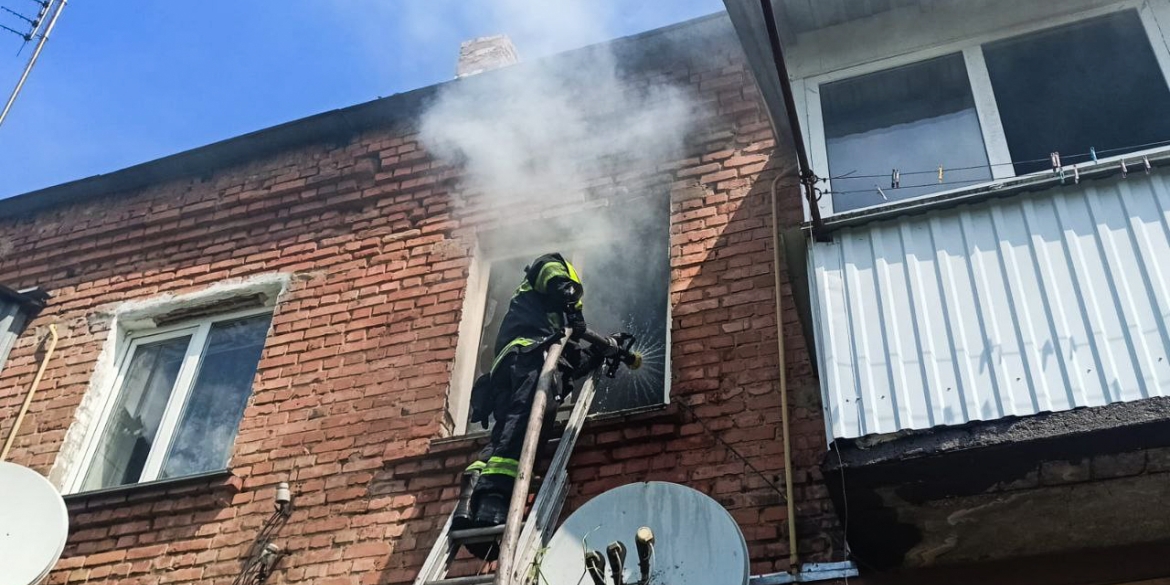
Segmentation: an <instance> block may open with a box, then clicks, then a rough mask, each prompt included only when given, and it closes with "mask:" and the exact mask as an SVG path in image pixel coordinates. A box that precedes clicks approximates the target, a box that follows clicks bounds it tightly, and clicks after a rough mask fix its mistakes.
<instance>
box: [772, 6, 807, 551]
mask: <svg viewBox="0 0 1170 585" xmlns="http://www.w3.org/2000/svg"><path fill="white" fill-rule="evenodd" d="M767 1H768V0H764V2H767ZM783 176H784V175H776V178H775V179H772V189H771V193H772V278H773V285H774V286H775V287H776V356H777V358H778V359H779V362H780V363H779V367H780V430H781V433H782V434H783V435H784V436H783V440H784V503H785V504H786V505H787V506H788V566H789V570H791V571H797V572H798V571H800V565H799V561H800V554H799V551H798V546H797V540H796V501H795V499H794V498H793V497H792V491H793V490H792V435H791V434H790V433H789V430H788V365H787V363H786V362H785V359H784V329H783V324H784V317H783V311H782V304H781V299H782V298H783V297H782V295H781V292H780V245H781V243H782V239H783V236H781V235H780V201H779V199H778V198H777V197H776V183H778V182H779V181H780V179H781V178H782V177H783Z"/></svg>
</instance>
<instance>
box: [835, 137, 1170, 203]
mask: <svg viewBox="0 0 1170 585" xmlns="http://www.w3.org/2000/svg"><path fill="white" fill-rule="evenodd" d="M1158 146H1170V140H1159V141H1156V142H1146V143H1144V144H1132V145H1129V146H1119V147H1115V148H1105V149H1101V150H1096V149H1090V150H1089V151H1088V152H1078V153H1073V154H1063V153H1062V154H1061V155H1060V157H1061V159H1064V160H1069V159H1084V160H1085V161H1089V160H1094V159H1095V158H1096V157H1100V156H1101V155H1109V154H1115V153H1122V152H1134V151H1139V150H1144V149H1147V148H1155V147H1158ZM1094 155H1096V157H1094ZM1050 161H1051V159H1050V158H1049V157H1044V158H1035V159H1024V160H1013V161H1008V162H1002V163H988V164H985V165H971V166H964V167H952V168H944V170H945V171H947V172H954V171H973V170H979V169H990V168H996V167H1006V166H1015V165H1026V164H1036V163H1047V162H1050ZM856 173H857V171H856V170H852V171H849V172H848V173H843V174H840V175H836V176H832V177H825V178H822V179H821V182H826V181H835V180H838V179H850V180H852V179H885V178H889V177H890V173H881V174H872V175H858V174H856ZM898 174H899V175H902V176H915V175H937V174H938V167H935V168H932V169H930V170H921V171H919V170H914V171H903V170H899V171H898ZM984 180H986V179H979V181H984ZM960 182H963V181H960ZM930 184H931V185H937V184H942V185H946V184H948V183H947V182H946V181H944V182H942V183H930ZM917 186H918V187H924V186H926V185H917ZM902 188H905V187H902ZM864 191H872V189H865V190H864ZM833 192H834V193H843V192H845V191H833Z"/></svg>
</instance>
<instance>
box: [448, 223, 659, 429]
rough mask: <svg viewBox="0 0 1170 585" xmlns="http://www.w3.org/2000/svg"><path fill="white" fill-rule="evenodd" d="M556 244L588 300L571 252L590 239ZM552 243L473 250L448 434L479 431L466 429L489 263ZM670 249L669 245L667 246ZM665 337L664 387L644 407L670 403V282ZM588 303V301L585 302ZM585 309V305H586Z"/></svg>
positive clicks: (585, 275) (585, 273)
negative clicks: (655, 401)
mask: <svg viewBox="0 0 1170 585" xmlns="http://www.w3.org/2000/svg"><path fill="white" fill-rule="evenodd" d="M669 234H670V228H669V227H667V237H669ZM558 246H559V247H560V248H561V249H563V250H570V252H566V253H565V254H566V257H565V259H566V260H568V261H569V262H570V263H572V264H573V266H574V267H575V268H579V270H580V272H581V278H582V280H583V281H584V282H585V287H586V289H585V291H586V292H585V295H586V297H585V302H586V303H588V302H589V297H588V295H589V292H588V291H589V288H588V287H589V266H588V265H584V264H582V265H580V266H578V262H576V261H574V260H573V258H572V254H573V252H575V251H581V250H583V249H585V248H588V247H589V246H590V241H589V240H573V241H569V242H560V243H559V244H558ZM551 248H552V246H550V245H542V244H541V243H533V244H532V245H531V246H525V247H522V248H519V249H517V248H510V249H507V250H500V251H491V250H485V249H484V248H483V247H481V246H477V247H476V249H475V250H474V252H473V254H472V262H471V267H470V269H469V270H468V279H467V292H466V295H465V297H464V301H463V318H462V319H461V321H460V323H459V342H458V345H457V347H456V350H455V366H454V368H453V369H452V374H451V388H450V390H449V391H448V393H447V397H448V398H447V399H448V405H447V412H448V415H449V416H450V417H451V421H450V424H451V434H452V435H456V436H458V435H466V434H469V433H476V432H480V429H478V428H477V429H474V430H472V429H469V428H468V424H467V418H468V416H469V415H470V411H471V386H472V385H473V384H474V383H475V378H476V376H477V375H478V373H477V371H476V366H477V365H478V364H477V363H476V362H477V361H478V357H479V351H478V349H479V344H480V342H481V338H482V336H483V326H484V317H485V316H486V315H485V312H486V311H487V301H488V298H487V297H488V284H489V283H490V282H491V267H492V264H493V263H495V262H497V261H500V260H504V259H506V258H515V257H518V256H520V257H523V256H531V257H532V258H533V259H535V258H536V257H537V256H539V255H540V254H544V253H547V252H548V251H549V250H550V249H551ZM668 249H669V247H668ZM516 284H517V285H519V284H520V276H519V275H517V276H516ZM666 295H667V298H666V333H665V335H666V339H665V344H666V348H667V350H666V351H665V352H663V353H664V359H665V364H664V366H663V372H664V374H663V382H662V383H663V389H662V402H661V404H653V405H650V406H648V407H647V408H657V407H659V406H661V405H666V404H669V403H670V382H671V379H670V378H671V376H670V351H669V348H670V328H671V327H670V323H671V321H670V319H671V317H670V315H671V307H670V283H669V282H668V283H667V284H666ZM586 306H588V304H587V305H586ZM586 310H588V309H586ZM638 410H641V409H630V412H637V411H638ZM623 412H626V411H617V412H614V413H606V414H605V416H607V417H609V416H614V415H620V414H621V413H623Z"/></svg>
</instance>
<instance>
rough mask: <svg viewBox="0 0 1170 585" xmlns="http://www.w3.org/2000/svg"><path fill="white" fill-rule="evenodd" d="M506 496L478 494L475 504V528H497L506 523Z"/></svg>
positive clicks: (492, 493) (487, 493) (493, 493)
mask: <svg viewBox="0 0 1170 585" xmlns="http://www.w3.org/2000/svg"><path fill="white" fill-rule="evenodd" d="M509 499H510V498H509V497H508V494H503V493H500V492H496V491H490V492H486V493H483V494H480V496H479V498H477V501H476V503H475V524H476V525H477V526H499V525H500V524H503V523H504V522H507V521H508V500H509Z"/></svg>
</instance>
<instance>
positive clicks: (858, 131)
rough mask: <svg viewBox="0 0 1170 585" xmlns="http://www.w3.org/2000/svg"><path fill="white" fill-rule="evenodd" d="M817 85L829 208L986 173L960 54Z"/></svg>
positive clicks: (911, 193)
mask: <svg viewBox="0 0 1170 585" xmlns="http://www.w3.org/2000/svg"><path fill="white" fill-rule="evenodd" d="M820 91H821V110H822V114H823V116H824V124H825V146H826V149H827V151H828V158H829V174H830V176H831V177H835V178H833V179H832V189H833V210H834V211H836V212H841V211H849V210H853V209H858V208H861V207H868V206H871V205H879V204H881V203H884V202H885V201H887V200H889V201H893V200H896V199H909V198H912V197H918V196H921V195H926V194H929V193H934V192H937V191H942V190H946V189H954V188H957V187H961V186H964V185H970V184H973V183H976V182H980V181H985V180H988V179H990V178H991V169H990V167H989V166H988V162H987V152H986V150H985V149H984V146H983V135H982V134H981V132H980V128H979V117H978V115H977V114H976V112H975V102H974V100H973V99H972V97H971V86H970V82H969V81H968V79H967V68H966V65H965V64H964V63H963V57H962V55H960V54H954V55H947V56H945V57H939V58H937V59H931V60H929V61H924V62H921V63H915V64H913V65H907V66H905V67H898V68H896V69H889V70H886V71H879V72H877V73H871V74H869V75H863V76H861V77H855V78H853V79H846V80H843V81H836V82H833V83H827V84H824V85H822V86H821V88H820ZM940 165H941V166H942V167H943V184H940V183H939V180H938V171H937V169H938V167H939V166H940ZM893 169H898V170H899V172H900V173H901V182H900V187H899V188H893V186H892V184H891V177H890V175H891V174H892V171H893ZM879 187H880V188H881V190H880V191H879V190H878V188H879ZM883 194H884V197H885V198H883Z"/></svg>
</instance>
